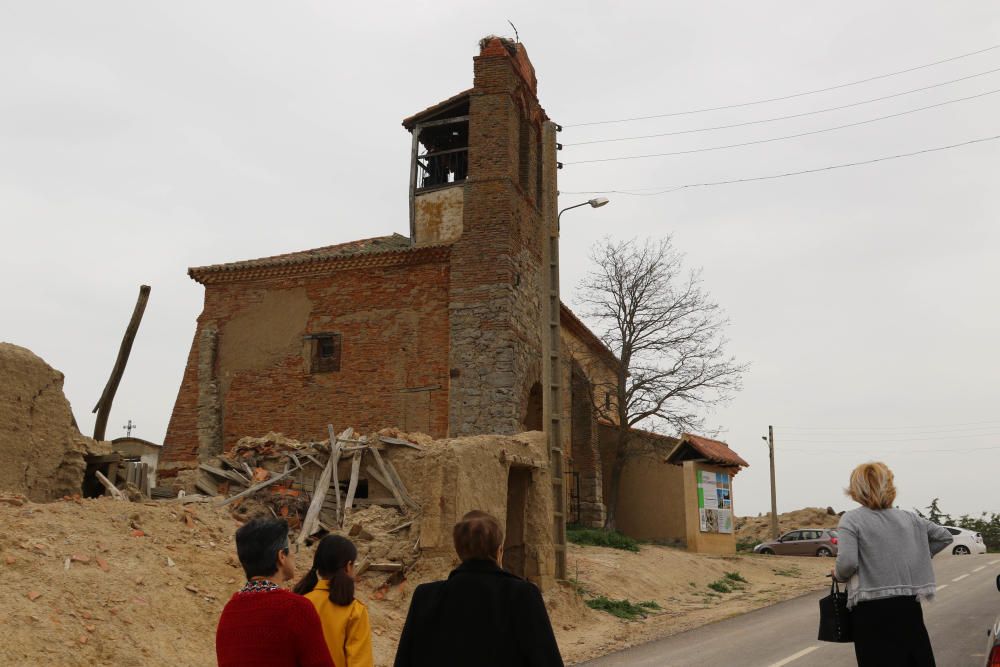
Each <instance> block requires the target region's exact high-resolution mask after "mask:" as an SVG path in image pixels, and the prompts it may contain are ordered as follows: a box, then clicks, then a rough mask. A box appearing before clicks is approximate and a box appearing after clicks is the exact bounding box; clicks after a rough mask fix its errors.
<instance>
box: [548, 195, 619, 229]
mask: <svg viewBox="0 0 1000 667" xmlns="http://www.w3.org/2000/svg"><path fill="white" fill-rule="evenodd" d="M609 201H611V200H609V199H608V198H607V197H594V198H593V199H589V200H587V201H585V202H583V203H580V204H574V205H573V206H567V207H566V208H564V209H563V210H561V211H559V215H558V216H556V226H557V227H558V226H559V221H560V220H561V219H562V214H563V213H565V212H566V211H570V210H572V209H574V208H580V207H581V206H587V205H590V207H591V208H601V207H602V206H604V205H605V204H607V203H608V202H609Z"/></svg>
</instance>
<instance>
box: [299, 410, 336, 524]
mask: <svg viewBox="0 0 1000 667" xmlns="http://www.w3.org/2000/svg"><path fill="white" fill-rule="evenodd" d="M330 433H331V434H332V433H333V425H332V424H331V425H330ZM331 446H332V448H333V449H332V450H331V451H332V454H331V456H330V460H329V461H327V462H326V467H325V468H323V473H322V474H321V475H320V476H319V481H318V482H316V485H315V488H314V492H313V497H312V500H311V501H310V502H309V509H308V510H306V518H305V519H303V520H302V530H300V531H299V536H298V537H297V538H296V539H295V541H296V542H298V543H299V544H303V543H305V541H306V538H308V537H309V536H311V535H312V534H313V532H314V531H315V529H316V528H317V527H318V524H319V513H320V510H322V509H323V500H324V499H326V492H327V490H329V488H330V478H331V477H332V478H333V480H334V485H336V479H337V463H338V462H339V460H340V459H339V457H337V456H336V455H335V454H336V450H337V442H336V439H334V442H332V443H331ZM296 460H297V459H296ZM299 467H300V468H301V467H302V464H299ZM337 506H338V512H337V513H338V515H339V513H340V512H339V506H340V493H337Z"/></svg>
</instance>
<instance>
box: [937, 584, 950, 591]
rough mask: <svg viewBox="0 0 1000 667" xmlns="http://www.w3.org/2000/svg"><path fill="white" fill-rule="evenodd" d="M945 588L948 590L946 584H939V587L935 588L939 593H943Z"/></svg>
mask: <svg viewBox="0 0 1000 667" xmlns="http://www.w3.org/2000/svg"><path fill="white" fill-rule="evenodd" d="M946 588H948V584H941V585H940V586H938V587H937V589H938V590H939V591H943V590H944V589H946Z"/></svg>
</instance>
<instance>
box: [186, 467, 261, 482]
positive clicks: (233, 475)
mask: <svg viewBox="0 0 1000 667" xmlns="http://www.w3.org/2000/svg"><path fill="white" fill-rule="evenodd" d="M198 469H199V470H204V471H205V472H207V473H209V474H212V475H215V476H216V477H221V478H223V479H228V480H229V481H231V482H236V483H237V484H242V485H243V486H250V485H251V484H250V480H248V479H247V478H246V477H244V476H243V475H241V474H240V473H238V472H236V471H235V470H223V469H222V468H216V467H215V466H211V465H208V464H207V463H202V464H201V465H199V466H198Z"/></svg>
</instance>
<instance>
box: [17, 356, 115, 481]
mask: <svg viewBox="0 0 1000 667" xmlns="http://www.w3.org/2000/svg"><path fill="white" fill-rule="evenodd" d="M0 378H3V382H2V383H0V491H10V492H14V493H23V494H25V495H26V496H27V497H29V498H31V499H32V500H34V501H46V500H54V499H56V498H60V497H62V496H64V495H67V494H74V493H80V487H81V485H82V483H83V475H84V471H85V469H86V464H85V463H84V456H85V455H86V454H108V453H110V452H111V447H110V445H109V444H107V443H98V442H95V441H94V440H92V439H90V438H86V437H84V436H82V435H80V432H79V430H78V429H77V427H76V422H75V421H74V419H73V412H72V410H70V406H69V401H67V400H66V396H65V395H63V374H62V373H60V372H59V371H57V370H55V369H54V368H52V367H51V366H49V365H48V364H47V363H45V361H43V360H42V359H41V358H40V357H38V356H37V355H35V354H34V353H33V352H32V351H31V350H28V349H26V348H23V347H18V346H17V345H11V344H10V343H0Z"/></svg>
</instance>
